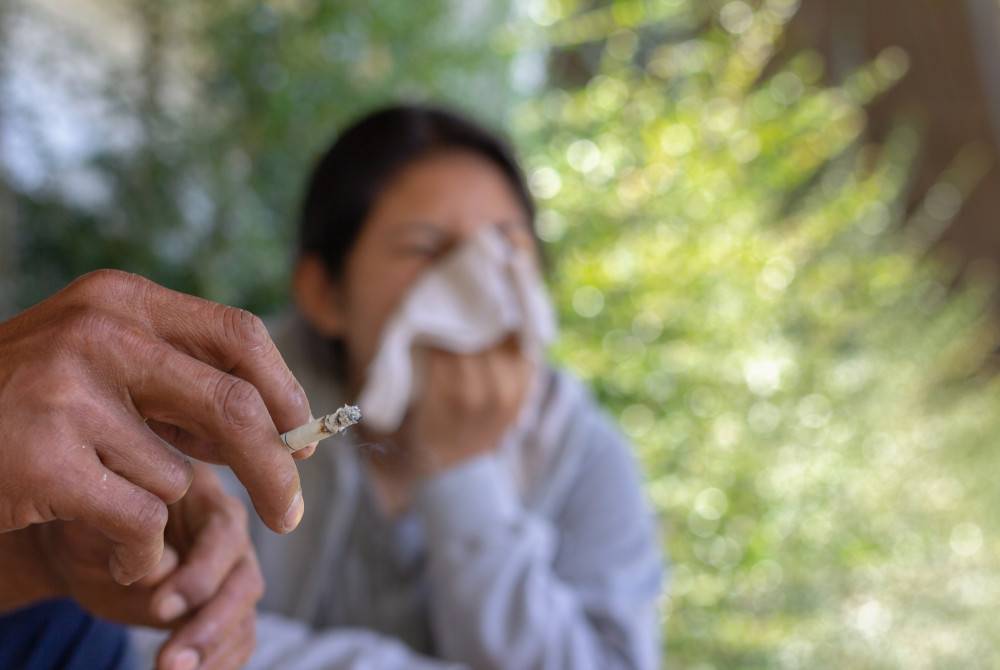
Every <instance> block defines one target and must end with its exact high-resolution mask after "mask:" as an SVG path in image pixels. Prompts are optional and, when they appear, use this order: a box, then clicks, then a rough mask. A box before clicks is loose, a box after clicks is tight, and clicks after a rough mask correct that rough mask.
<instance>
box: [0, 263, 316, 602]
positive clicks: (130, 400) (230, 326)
mask: <svg viewBox="0 0 1000 670" xmlns="http://www.w3.org/2000/svg"><path fill="white" fill-rule="evenodd" d="M309 417H310V410H309V404H308V401H307V400H306V397H305V394H304V393H303V391H302V388H301V387H300V386H299V384H298V382H297V381H296V380H295V378H294V377H293V376H292V374H291V372H290V371H289V370H288V367H287V366H286V365H285V363H284V361H283V360H282V358H281V356H280V354H278V352H277V349H276V348H275V346H274V343H273V342H272V341H271V339H270V337H269V336H268V334H267V331H266V329H265V328H264V326H263V324H262V323H261V321H260V319H258V318H257V317H255V316H253V315H252V314H250V313H248V312H246V311H243V310H238V309H234V308H231V307H226V306H224V305H219V304H216V303H211V302H208V301H205V300H201V299H199V298H195V297H192V296H188V295H184V294H181V293H177V292H174V291H170V290H168V289H165V288H163V287H161V286H158V285H156V284H154V283H153V282H150V281H148V280H146V279H143V278H141V277H138V276H136V275H131V274H127V273H122V272H116V271H109V270H104V271H99V272H96V273H92V274H89V275H86V276H84V277H82V278H80V279H78V280H77V281H75V282H74V283H72V284H71V285H70V286H68V287H67V288H66V289H64V290H63V291H60V292H59V293H57V294H56V295H54V296H52V297H51V298H49V299H48V300H46V301H44V302H42V303H39V304H38V305H36V306H35V307H33V308H31V309H29V310H27V311H25V312H23V313H21V314H19V315H18V316H15V317H14V318H13V319H11V320H9V321H7V322H4V323H0V533H2V532H5V531H11V530H15V529H20V528H25V527H27V526H29V525H32V524H42V523H46V522H52V521H76V522H80V523H81V524H85V525H86V526H88V527H89V528H91V529H94V530H96V531H98V532H99V533H100V534H101V535H102V536H103V537H104V538H106V539H107V540H108V541H109V542H110V551H109V553H108V558H107V563H106V565H105V569H106V570H107V569H109V568H110V572H111V575H112V576H113V577H114V579H115V580H116V581H117V582H119V583H121V584H130V583H133V582H136V581H137V580H139V579H141V578H142V577H144V576H146V575H148V574H149V573H150V572H152V571H154V570H155V569H156V568H157V566H158V565H160V563H161V560H162V554H163V542H164V531H165V529H167V525H168V520H169V519H170V518H171V514H170V513H169V512H168V505H171V504H174V503H177V502H178V501H180V500H181V499H182V498H183V496H184V494H185V493H186V492H187V490H188V488H189V486H190V485H191V481H192V472H193V471H192V466H191V464H190V462H189V461H188V460H187V459H186V458H185V457H184V456H183V455H182V453H180V452H183V454H186V455H188V456H192V457H194V458H198V459H201V460H205V461H209V462H215V463H225V464H226V465H229V466H230V467H232V469H233V470H234V472H235V473H236V475H237V477H239V479H240V480H241V482H242V483H243V484H244V485H245V486H246V487H247V490H248V491H249V493H250V496H251V498H252V500H253V502H254V506H255V508H256V510H257V512H258V514H259V515H260V516H261V518H262V520H263V521H264V522H265V523H266V524H267V525H268V526H269V527H270V528H272V529H273V530H275V531H278V532H287V531H289V530H291V529H292V528H294V527H295V526H296V525H297V524H298V522H299V520H300V519H301V516H302V513H303V509H304V507H303V503H302V497H301V491H300V486H299V479H298V473H297V470H296V468H295V464H294V461H293V457H292V456H291V455H290V454H289V453H288V451H287V450H286V449H285V448H284V447H283V446H282V444H281V441H280V439H279V432H281V431H285V430H288V429H290V428H293V427H295V426H297V425H299V424H301V423H304V422H305V421H307V420H308V419H309ZM311 451H312V449H311V448H310V449H306V450H304V453H303V454H301V456H307V455H309V454H310V453H311ZM67 532H70V531H67Z"/></svg>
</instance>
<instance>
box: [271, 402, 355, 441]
mask: <svg viewBox="0 0 1000 670" xmlns="http://www.w3.org/2000/svg"><path fill="white" fill-rule="evenodd" d="M358 421H361V409H360V408H358V407H357V406H355V405H344V406H343V407H341V408H340V409H338V410H337V411H336V412H334V413H333V414H327V415H326V416H321V417H320V418H318V419H313V420H312V421H310V422H309V423H307V424H305V425H302V426H299V427H298V428H293V429H292V430H290V431H288V432H287V433H284V434H283V435H282V436H281V441H282V442H283V443H284V444H285V446H286V447H288V450H289V451H291V452H293V453H294V452H296V451H298V450H299V449H304V448H306V447H307V446H309V445H310V444H312V443H313V442H319V441H320V440H325V439H326V438H328V437H330V436H332V435H336V434H337V433H339V432H341V431H344V430H347V429H348V428H350V427H351V426H353V425H354V424H356V423H357V422H358Z"/></svg>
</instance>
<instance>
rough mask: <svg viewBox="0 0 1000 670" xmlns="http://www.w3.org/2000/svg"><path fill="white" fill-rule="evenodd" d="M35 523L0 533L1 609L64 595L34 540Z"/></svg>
mask: <svg viewBox="0 0 1000 670" xmlns="http://www.w3.org/2000/svg"><path fill="white" fill-rule="evenodd" d="M35 530H36V529H35V527H34V526H31V527H28V528H25V529H22V530H15V531H10V532H7V533H0V612H9V611H11V610H15V609H19V608H21V607H24V606H26V605H30V604H31V603H34V602H38V601H40V600H46V599H48V598H56V597H59V596H60V595H61V593H60V592H59V589H57V588H56V586H55V583H54V580H53V579H52V578H51V576H50V575H49V571H48V568H47V562H46V561H45V559H44V557H43V556H42V555H41V552H40V551H39V547H38V545H37V543H36V541H35V532H34V531H35Z"/></svg>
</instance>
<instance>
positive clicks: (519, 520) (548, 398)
mask: <svg viewBox="0 0 1000 670" xmlns="http://www.w3.org/2000/svg"><path fill="white" fill-rule="evenodd" d="M533 218H534V205H533V203H532V200H531V197H530V195H529V193H528V190H527V188H526V186H525V182H524V178H523V175H522V172H521V170H520V168H519V167H518V165H517V164H516V162H515V161H514V159H513V158H512V156H511V154H510V152H509V151H508V149H507V148H506V147H505V146H504V144H503V143H502V142H501V141H500V140H498V139H497V138H495V137H494V136H493V135H491V134H490V133H489V132H487V131H485V130H483V129H481V128H480V127H478V126H477V125H475V124H473V123H471V122H469V121H467V120H465V119H463V118H460V117H458V116H456V115H454V114H452V113H449V112H445V111H442V110H436V109H430V108H422V107H394V108H389V109H385V110H382V111H379V112H377V113H374V114H372V115H370V116H368V117H367V118H365V119H363V120H361V121H360V122H359V123H357V124H356V125H354V126H353V127H351V128H349V129H347V130H346V131H345V132H344V133H343V134H342V135H340V137H339V138H338V139H337V140H336V142H335V143H334V144H333V146H332V147H331V148H330V149H329V150H328V151H327V152H326V154H325V155H324V156H323V157H322V159H321V160H320V161H319V163H318V165H317V166H316V168H315V171H314V173H313V175H312V179H311V181H310V184H309V187H308V192H307V194H306V198H305V203H304V207H303V215H302V221H301V237H300V247H299V254H298V261H297V267H296V270H295V281H294V288H295V297H296V303H297V305H298V314H297V316H295V317H294V318H291V319H290V320H288V321H287V322H284V323H282V324H280V326H279V327H278V328H276V329H275V330H276V332H275V341H276V342H277V343H278V346H279V348H281V350H282V353H283V354H284V355H285V358H286V360H287V361H288V363H289V365H290V366H291V367H292V370H293V372H294V373H295V375H296V376H297V377H298V379H299V380H300V381H301V382H302V384H303V385H304V386H305V388H306V391H307V394H308V395H309V397H310V400H311V404H312V406H313V407H315V408H317V410H324V411H332V410H333V409H334V408H336V407H338V406H340V405H341V404H343V403H345V402H350V401H353V400H354V399H356V398H358V397H359V396H364V395H365V390H366V388H371V387H372V386H373V385H374V384H376V382H378V384H379V385H378V392H377V393H375V395H374V397H373V399H371V400H370V404H371V407H370V409H371V412H370V414H371V419H372V421H374V418H375V417H376V416H378V418H379V419H380V420H379V421H377V422H375V423H376V424H377V425H375V426H374V427H373V425H372V422H371V421H367V420H363V421H362V423H361V425H360V427H359V428H356V429H352V430H353V432H352V433H351V434H350V435H349V436H348V438H347V440H346V441H341V443H340V444H330V443H324V444H322V445H321V446H320V447H319V453H317V454H316V456H315V457H313V458H312V459H310V460H308V461H304V462H303V465H302V466H301V470H302V472H301V474H302V480H303V490H304V496H305V499H306V501H307V504H308V507H309V509H308V510H307V513H306V515H305V518H304V521H303V522H302V525H301V526H300V528H299V530H298V531H297V532H296V533H294V534H293V535H291V536H289V537H277V536H275V535H271V534H266V533H265V532H264V529H263V527H259V528H258V529H257V531H258V532H257V533H256V538H255V539H256V544H257V549H258V551H259V554H260V559H261V564H262V567H263V570H264V575H265V578H266V580H267V583H268V590H267V594H266V596H265V598H264V601H263V603H262V609H263V610H264V611H265V612H266V614H264V615H263V616H262V618H261V620H260V624H259V627H258V641H259V642H258V643H259V648H258V652H257V654H256V656H255V657H254V659H253V661H252V662H251V667H254V668H268V667H273V668H277V667H281V668H341V667H342V668H368V667H371V668H393V667H401V668H402V667H405V668H422V667H426V668H442V667H471V668H518V669H520V668H574V669H586V668H599V669H601V670H607V669H610V668H653V667H655V666H657V665H658V662H659V647H660V642H659V639H658V630H659V627H660V622H659V617H658V616H657V610H656V605H657V599H658V596H659V594H660V590H661V560H660V555H659V551H658V547H657V538H656V533H655V526H654V520H653V518H652V515H651V514H650V512H649V510H648V508H647V506H646V505H645V503H644V501H643V499H642V494H641V489H640V479H639V476H638V475H637V471H636V467H635V465H634V463H633V460H632V457H631V456H630V451H629V447H628V445H627V444H626V443H625V441H624V440H623V439H622V437H621V436H620V435H619V433H618V432H617V430H616V429H615V427H614V426H613V424H612V423H611V422H610V421H609V420H608V418H607V417H606V416H605V415H604V414H603V413H602V412H601V411H600V409H599V408H598V406H597V405H596V404H595V402H594V401H593V400H592V399H591V398H590V397H589V395H588V394H587V393H586V392H585V391H584V390H583V389H582V387H581V386H580V385H579V383H578V382H576V381H574V380H573V379H572V378H571V377H570V376H568V375H567V374H566V373H564V372H560V371H557V370H554V369H552V368H550V367H548V366H546V365H545V363H544V359H543V358H542V357H541V356H540V355H539V351H540V350H541V347H543V346H544V342H539V337H534V338H532V336H531V335H530V333H531V332H535V333H536V334H537V333H542V336H540V337H542V339H544V331H545V330H546V328H545V324H544V323H541V322H544V321H545V319H546V315H545V314H544V313H540V312H539V295H544V294H543V291H544V289H543V288H542V286H541V282H540V281H538V280H537V276H538V274H539V272H538V267H540V265H541V262H542V261H541V251H540V245H539V242H538V240H537V238H536V236H535V234H534V227H533V226H534V222H533ZM477 254H478V255H477ZM491 254H492V255H491ZM510 259H513V260H511V263H512V265H510V266H509V267H511V268H515V269H514V270H510V275H509V277H508V266H507V265H505V263H507V261H508V260H510ZM516 262H522V265H521V266H516ZM462 263H465V265H464V266H463V265H462ZM479 263H481V264H482V266H481V267H477V264H479ZM470 264H471V266H470ZM493 264H499V265H496V267H493ZM525 264H527V265H530V266H531V268H530V269H525ZM487 265H490V267H487ZM470 267H471V269H470ZM518 267H519V268H520V269H517V268H518ZM463 268H464V269H463ZM497 268H501V269H500V270H498V269H497ZM463 273H464V274H463ZM515 275H516V276H515ZM430 277H434V279H433V281H430V280H429V278H430ZM533 277H535V279H533ZM508 284H518V287H517V288H516V290H514V289H510V288H509V287H508ZM536 284H537V286H536ZM418 294H419V295H418ZM420 296H423V297H422V298H420ZM463 296H466V297H465V298H463ZM469 296H471V297H469ZM497 296H499V297H497ZM418 298H420V299H423V300H424V302H423V303H421V302H420V301H419V300H418ZM487 298H490V299H494V298H495V299H496V300H499V301H500V302H499V303H497V304H498V305H499V308H494V307H492V306H490V305H487V303H485V302H484V300H486V299H487ZM532 301H534V302H533V303H532ZM528 303H532V304H533V307H532V304H528ZM508 306H510V314H512V315H514V316H513V317H512V318H513V320H512V321H510V322H509V324H513V325H512V326H511V329H510V332H501V331H502V329H503V328H505V327H506V326H504V325H503V324H504V323H507V322H505V321H503V318H506V317H504V315H503V314H501V312H503V313H506V310H507V307H508ZM463 310H471V311H463ZM476 310H479V312H476ZM476 314H478V316H476ZM501 317H503V318H501ZM456 319H458V321H456ZM498 324H499V325H498ZM435 328H436V329H437V330H435ZM498 329H499V330H498ZM470 338H471V339H470ZM476 338H480V340H481V341H480V340H477V339H476ZM483 338H485V339H483ZM477 341H479V342H480V344H479V345H476V344H470V343H475V342H477ZM393 342H394V344H393ZM483 342H486V344H483ZM476 346H479V347H480V348H478V349H477V348H475V347H476ZM392 347H395V349H396V351H395V353H394V354H392V356H395V357H396V358H392V356H390V353H392V352H390V351H389V349H390V348H392ZM387 366H388V367H387ZM393 366H395V367H393ZM373 371H378V373H377V374H378V375H380V378H379V379H378V380H375V379H372V375H373V374H375V372H373ZM369 396H371V394H370V393H369ZM393 397H395V398H396V401H397V404H398V402H399V401H402V402H403V403H404V405H405V407H402V409H404V410H405V411H404V412H402V413H400V412H399V411H398V410H399V409H400V407H397V408H396V410H397V411H396V415H397V421H396V423H393V422H392V416H391V415H392V408H391V407H389V408H386V407H382V406H379V407H376V404H377V403H383V401H388V399H391V398H393ZM368 409H369V408H366V407H365V404H364V403H362V410H363V411H368ZM376 409H377V410H378V412H375V410H376ZM383 415H385V416H388V417H389V418H388V419H386V418H385V416H383ZM385 426H390V427H389V428H385ZM351 441H353V445H354V446H350V444H349V443H350V442H351ZM331 442H332V441H331Z"/></svg>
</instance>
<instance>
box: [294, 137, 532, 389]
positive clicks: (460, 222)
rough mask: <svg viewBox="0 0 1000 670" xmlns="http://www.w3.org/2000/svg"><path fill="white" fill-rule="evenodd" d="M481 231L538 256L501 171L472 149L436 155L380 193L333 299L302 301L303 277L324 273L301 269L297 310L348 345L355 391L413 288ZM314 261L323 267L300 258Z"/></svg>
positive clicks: (521, 210)
mask: <svg viewBox="0 0 1000 670" xmlns="http://www.w3.org/2000/svg"><path fill="white" fill-rule="evenodd" d="M483 226H497V227H499V228H501V229H502V231H503V232H504V233H505V234H506V235H507V237H508V238H509V239H510V240H511V242H512V243H513V244H514V245H516V246H518V247H521V248H524V249H526V250H529V252H530V253H532V254H534V253H535V245H534V240H533V237H532V234H531V231H530V228H529V222H528V220H527V214H526V212H525V211H524V207H523V206H522V204H521V201H520V200H519V198H518V197H517V195H516V194H515V192H514V190H513V188H512V187H511V185H510V182H509V180H508V179H507V178H506V177H505V176H504V174H503V173H502V172H501V171H500V170H499V168H497V167H496V166H495V165H494V164H493V163H492V162H491V161H489V160H487V159H485V158H483V157H481V156H479V155H478V154H475V153H473V152H469V151H458V150H456V151H448V152H440V153H435V154H432V155H430V156H427V157H426V158H422V159H420V160H417V161H415V162H413V163H411V164H410V165H409V166H407V167H406V168H404V169H403V170H402V171H401V172H400V173H399V174H398V175H396V176H395V177H394V178H393V179H392V181H390V182H389V184H388V185H387V187H386V188H385V189H384V190H383V192H382V194H381V195H380V196H379V198H378V199H377V200H376V202H375V205H374V207H373V208H372V210H371V212H370V214H369V216H368V219H367V220H366V221H365V223H364V226H363V227H362V229H361V233H360V235H359V237H358V239H357V241H356V242H355V244H354V247H353V249H352V251H351V253H350V256H349V257H348V260H347V263H346V265H345V267H344V273H343V276H342V278H341V279H340V281H338V282H336V283H334V284H332V285H330V286H328V287H327V290H326V291H323V293H325V294H326V295H328V296H329V299H327V300H323V301H316V300H309V299H308V298H307V299H303V298H304V296H303V295H302V293H303V291H309V290H313V289H310V287H309V286H308V284H309V281H301V276H302V275H303V274H311V275H315V276H319V275H323V276H324V277H325V273H316V272H315V271H314V272H312V273H303V272H302V270H303V269H304V268H303V267H302V266H300V268H299V270H300V271H299V273H298V274H299V275H300V280H298V281H297V282H296V292H297V294H298V295H297V297H298V298H299V305H300V307H302V308H303V310H304V311H305V312H306V317H307V318H309V319H310V321H312V322H313V324H314V325H317V326H318V327H319V329H320V331H321V332H323V333H324V334H325V335H327V336H329V337H337V338H340V339H342V340H343V341H344V343H345V345H346V348H347V354H348V370H347V372H348V374H349V376H350V379H349V380H348V381H349V383H350V385H351V387H353V388H354V389H358V388H360V387H361V385H362V384H363V381H364V370H365V369H367V367H368V364H369V362H370V361H371V360H372V358H373V357H374V356H375V354H376V352H377V348H378V344H379V336H380V334H381V331H382V328H383V326H384V325H385V323H386V321H387V320H388V319H389V318H390V316H391V315H392V313H393V312H394V311H395V309H396V308H397V306H398V305H399V304H400V302H401V301H402V300H403V298H404V296H405V295H406V293H407V291H408V290H409V289H410V287H412V286H413V284H414V283H415V282H416V281H417V279H418V278H419V277H420V276H421V274H422V273H423V272H424V271H426V270H427V269H428V268H430V267H431V266H432V265H433V264H434V263H436V262H437V261H438V260H440V259H441V258H442V257H444V255H445V254H447V253H448V252H449V251H450V250H451V249H453V248H454V247H455V246H456V245H458V244H460V243H461V242H462V241H463V240H465V239H466V238H468V237H469V236H470V235H472V234H473V233H475V232H477V231H478V230H479V229H480V228H482V227H483ZM309 262H313V263H318V261H315V260H312V261H310V259H305V260H304V261H303V263H304V264H305V263H309ZM315 281H316V280H313V283H315ZM326 281H327V282H329V280H328V279H327V280H326ZM314 288H315V287H314ZM324 305H325V306H324ZM324 309H325V310H327V311H326V313H325V314H322V313H318V312H319V311H320V310H324ZM310 312H312V313H310Z"/></svg>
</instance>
